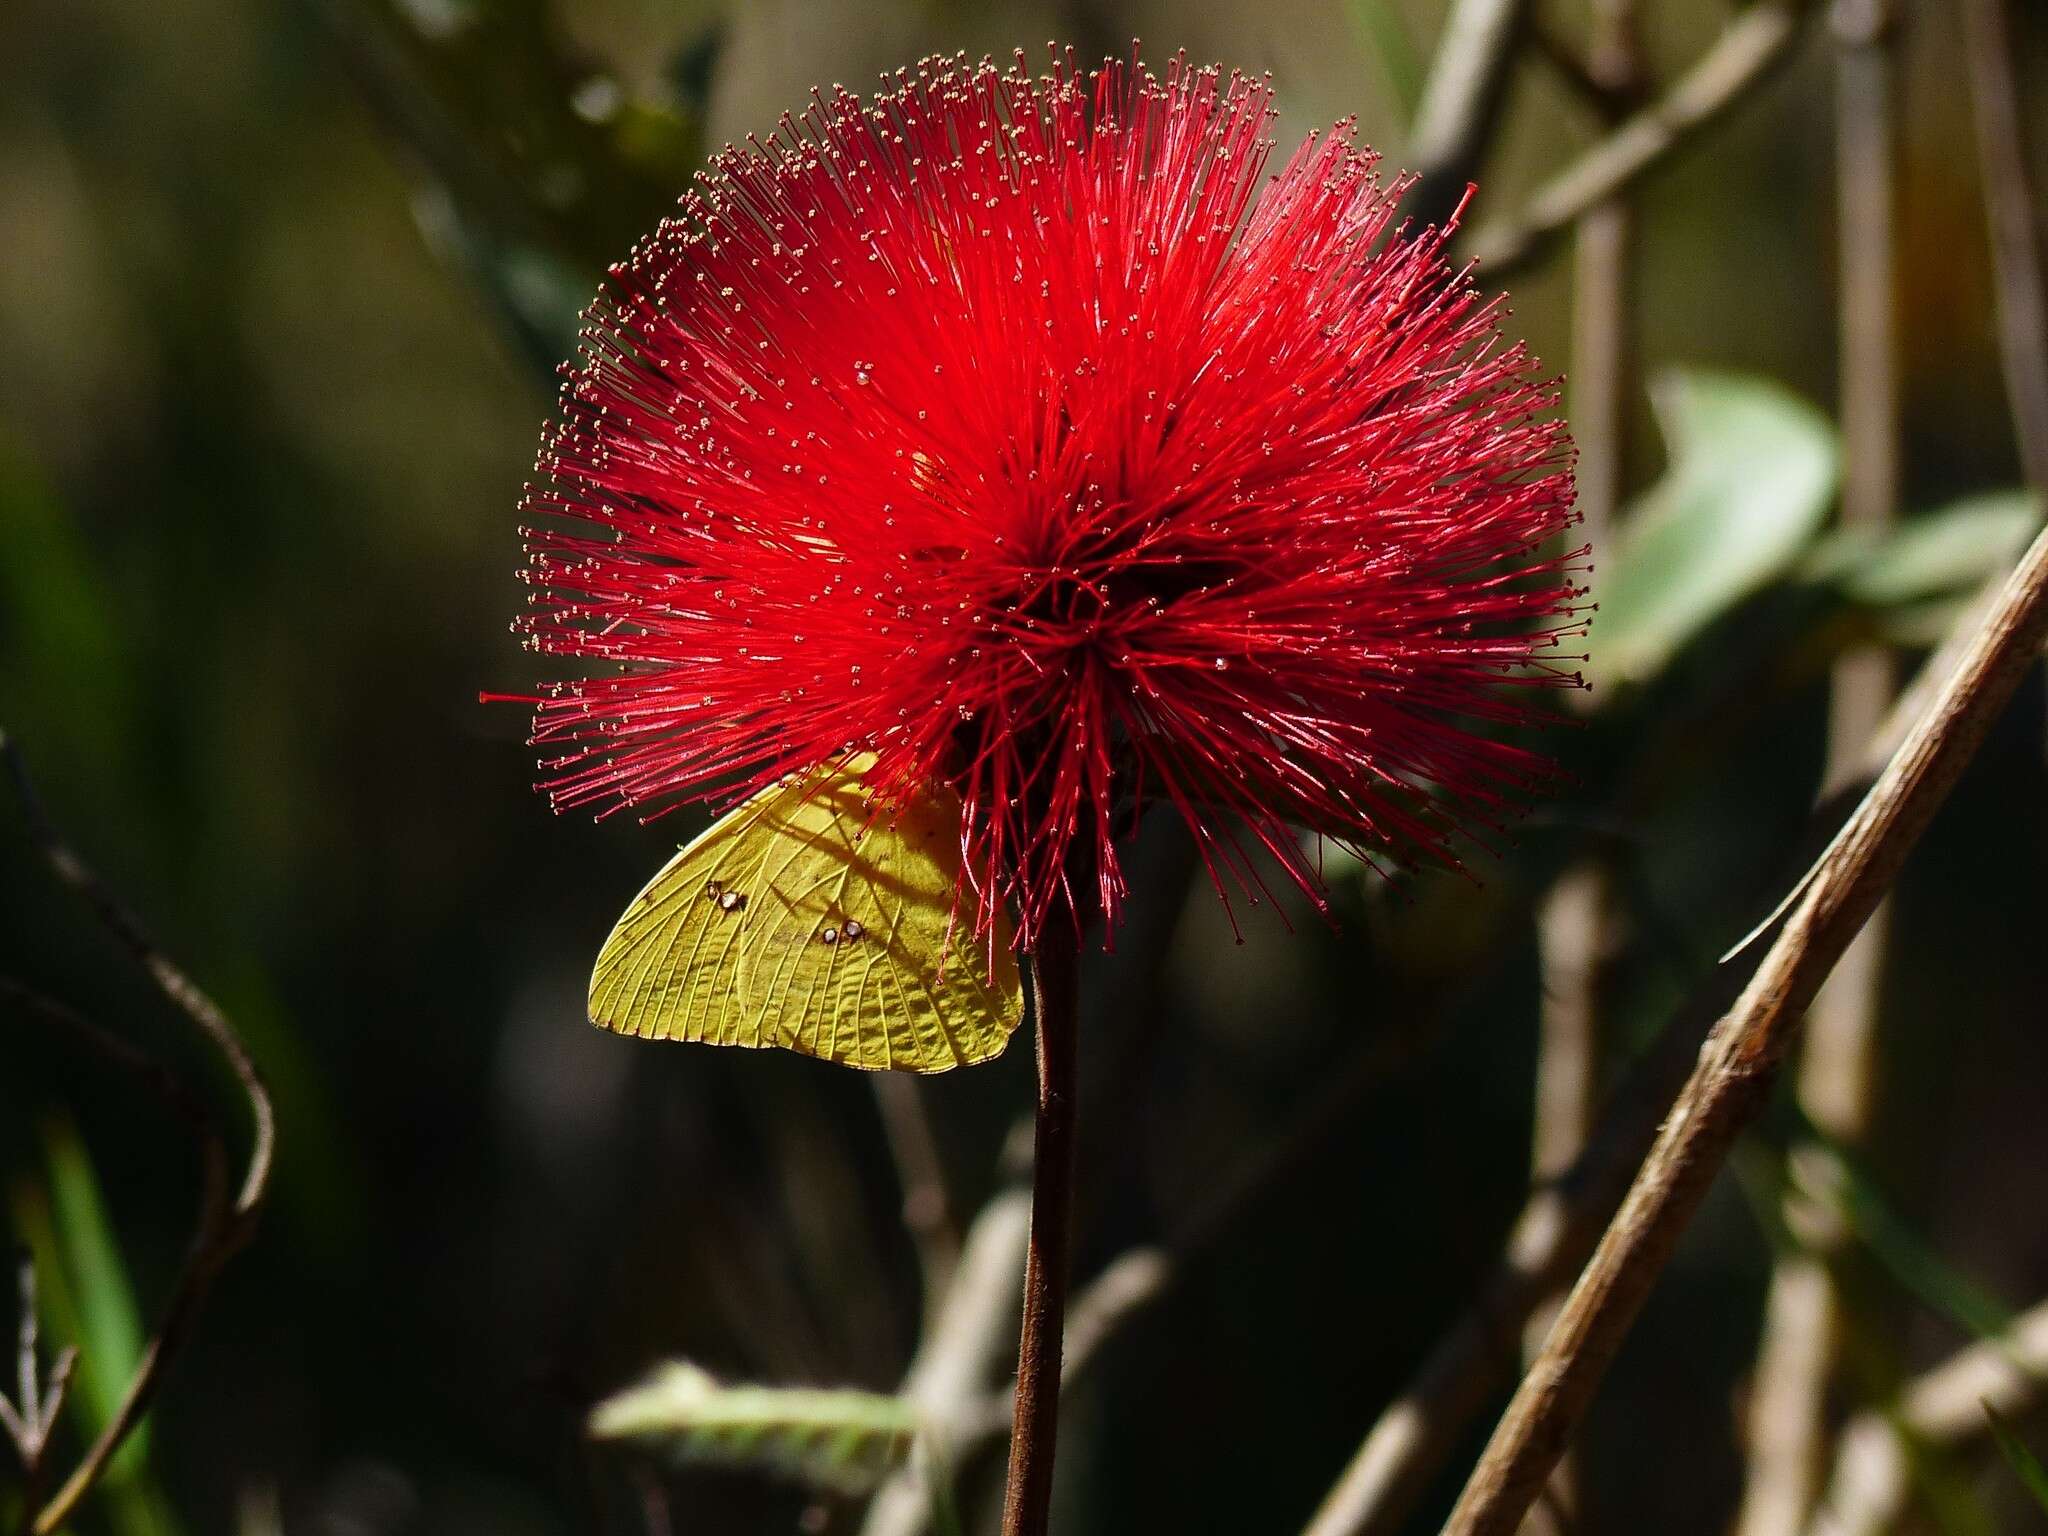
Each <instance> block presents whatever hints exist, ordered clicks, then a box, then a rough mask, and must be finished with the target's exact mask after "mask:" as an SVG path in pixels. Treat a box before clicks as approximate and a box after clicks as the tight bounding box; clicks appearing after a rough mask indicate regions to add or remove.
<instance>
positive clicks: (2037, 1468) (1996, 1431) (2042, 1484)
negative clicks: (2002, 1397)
mask: <svg viewBox="0 0 2048 1536" xmlns="http://www.w3.org/2000/svg"><path fill="white" fill-rule="evenodd" d="M1984 1417H1985V1418H1987V1419H1989V1420H1990V1421H1991V1437H1992V1438H1993V1439H1994V1440H1996V1441H1997V1442H1998V1451H1999V1454H2000V1455H2002V1456H2003V1457H2005V1460H2006V1465H2008V1466H2010V1467H2011V1468H2012V1469H2013V1471H2014V1472H2016V1473H2018V1474H2019V1479H2020V1483H2021V1484H2022V1485H2023V1486H2024V1487H2025V1488H2026V1490H2027V1492H2028V1493H2030V1494H2032V1495H2033V1499H2034V1502H2035V1503H2036V1504H2038V1505H2040V1507H2041V1513H2042V1514H2044V1515H2048V1467H2044V1466H2042V1465H2041V1458H2040V1457H2038V1456H2036V1455H2035V1454H2034V1453H2033V1452H2032V1451H2031V1450H2029V1449H2028V1448H2027V1443H2026V1441H2024V1440H2022V1439H2021V1438H2020V1437H2019V1436H2018V1435H2017V1434H2015V1433H2014V1432H2013V1427H2012V1426H2011V1425H2010V1424H2008V1423H2006V1422H2005V1419H2004V1417H2003V1416H2002V1415H2000V1413H1999V1411H1998V1410H1997V1409H1996V1408H1994V1407H1992V1406H1991V1405H1990V1404H1989V1403H1986V1404H1985V1405H1984Z"/></svg>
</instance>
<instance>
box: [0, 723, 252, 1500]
mask: <svg viewBox="0 0 2048 1536" xmlns="http://www.w3.org/2000/svg"><path fill="white" fill-rule="evenodd" d="M0 756H4V757H5V758H6V761H7V767H8V770H9V772H10V774H11V776H12V778H13V780H14V787H15V791H16V794H17V796H18V798H19V799H20V802H21V806H22V810H23V813H24V815H25V817H26V819H27V822H28V828H29V833H30V835H31V836H32V837H33V838H34V839H35V841H36V844H37V846H38V847H39V848H40V849H41V850H42V853H43V856H44V858H45V859H46V860H47V861H48V862H49V865H50V867H51V869H52V870H54V871H55V872H56V874H57V876H58V878H59V879H60V880H62V881H63V882H64V883H65V884H66V885H69V886H70V887H71V888H72V889H73V890H75V891H77V892H78V893H79V895H81V896H82V897H84V898H85V900H86V903H87V904H88V905H89V906H91V908H92V909H93V911H94V913H95V914H96V915H97V916H98V917H99V920H100V922H101V924H102V926H104V927H105V928H106V929H107V930H108V932H109V933H111V934H112V935H113V936H114V938H115V939H116V940H117V941H118V942H119V943H120V944H121V946H122V947H123V948H124V949H125V950H127V952H128V954H129V956H130V957H131V958H132V959H133V960H134V961H135V962H136V964H138V965H139V966H141V968H142V969H143V971H144V972H145V973H146V974H147V975H148V976H149V978H150V979H151V980H152V981H153V982H155V984H156V986H157V989H158V990H159V991H160V992H162V993H163V995H164V996H165V997H166V998H168V999H169V1000H170V1002H171V1004H172V1005H173V1006H174V1007H175V1008H176V1009H177V1010H178V1011H179V1012H180V1013H181V1014H183V1015H184V1017H185V1018H186V1019H188V1020H189V1021H190V1022H191V1023H192V1025H193V1026H194V1027H195V1028H196V1029H197V1030H198V1031H199V1033H200V1034H201V1035H202V1036H204V1037H205V1039H206V1040H207V1041H208V1043H209V1044H211V1045H212V1046H213V1048H214V1049H215V1050H216V1051H218V1052H219V1054H220V1056H221V1058H222V1059H223V1060H224V1061H225V1062H226V1063H227V1065H228V1069H229V1071H230V1072H231V1073H233V1075H234V1078H235V1081H236V1084H237V1086H239V1087H240V1089H241V1091H242V1094H243V1097H244V1098H245V1099H246V1100H247V1102H248V1105H249V1116H250V1120H251V1122H252V1126H253V1136H252V1139H251V1144H250V1150H249V1158H248V1162H247V1164H246V1166H245V1168H244V1170H243V1174H242V1181H241V1184H240V1186H239V1188H238V1189H236V1190H234V1192H233V1193H232V1194H231V1193H230V1190H229V1183H228V1177H227V1166H228V1164H227V1152H226V1147H225V1144H224V1143H222V1142H221V1140H220V1138H219V1137H218V1136H217V1135H214V1134H213V1133H212V1131H211V1129H210V1126H209V1125H208V1123H207V1122H206V1121H205V1120H204V1117H203V1114H199V1116H198V1119H197V1122H196V1123H197V1125H198V1127H199V1128H200V1130H199V1139H200V1144H201V1148H202V1151H203V1153H204V1156H205V1166H206V1170H207V1177H206V1180H205V1190H204V1198H203V1199H202V1201H201V1208H200V1217H199V1223H198V1228H197V1230H196V1231H195V1232H194V1233H193V1237H192V1241H191V1243H190V1245H189V1246H188V1248H187V1250H186V1254H185V1263H184V1267H183V1269H182V1270H181V1271H180V1273H179V1276H178V1281H177V1284H176V1286H175V1287H174V1288H173V1290H172V1292H171V1297H170V1300H169V1301H168V1302H166V1303H165V1305H164V1308H163V1310H162V1312H161V1313H159V1314H158V1317H157V1320H156V1326H155V1328H154V1329H153V1331H152V1332H151V1334H150V1336H149V1339H148V1340H147V1341H146V1342H145V1344H144V1345H143V1350H142V1357H141V1359H140V1360H139V1361H137V1363H136V1367H135V1374H134V1375H133V1376H132V1377H131V1378H130V1379H129V1382H128V1386H127V1388H126V1390H125V1391H124V1392H123V1393H122V1396H121V1400H120V1402H119V1404H118V1405H117V1406H116V1407H115V1410H114V1413H113V1415H112V1416H111V1417H110V1418H109V1419H108V1421H107V1423H106V1425H105V1427H104V1428H102V1429H101V1431H100V1433H99V1436H98V1437H97V1438H96V1439H95V1440H94V1441H93V1443H92V1444H91V1445H90V1446H89V1447H88V1448H87V1449H86V1452H85V1455H84V1457H83V1458H82V1459H81V1460H80V1462H79V1464H78V1466H77V1467H76V1468H75V1469H74V1470H73V1472H72V1473H71V1475H70V1476H69V1477H68V1478H66V1479H65V1481H64V1482H63V1484H62V1485H61V1486H60V1487H59V1488H58V1489H57V1492H56V1493H55V1494H54V1495H53V1496H52V1497H51V1499H50V1501H49V1502H48V1503H47V1504H45V1505H44V1506H43V1507H42V1509H41V1511H40V1512H39V1513H37V1514H36V1516H35V1519H34V1522H33V1524H32V1526H31V1530H32V1531H33V1532H34V1533H35V1536H52V1533H54V1532H56V1531H58V1530H59V1529H61V1528H62V1527H63V1526H64V1524H65V1522H66V1521H68V1520H69V1519H70V1518H71V1516H72V1515H73V1514H74V1513H75V1512H76V1510H77V1508H78V1505H79V1502H80V1501H81V1500H82V1499H83V1498H84V1497H85V1495H86V1493H87V1492H88V1491H89V1490H90V1489H91V1488H92V1486H93V1484H94V1483H95V1482H97V1481H98V1479H99V1477H100V1474H101V1473H102V1472H104V1471H105V1470H106V1467H107V1464H108V1462H109V1461H111V1460H112V1459H113V1456H114V1453H115V1452H116V1451H117V1450H119V1449H120V1447H121V1444H122V1442H123V1441H125V1440H126V1439H127V1437H128V1435H129V1434H130V1433H131V1432H132V1431H133V1430H134V1428H135V1426H136V1425H137V1424H138V1423H139V1422H141V1419H142V1416H143V1413H144V1412H145V1411H146V1410H147V1409H148V1407H149V1404H150V1401H151V1400H152V1399H153V1398H154V1396H155V1395H156V1390H157V1388H158V1387H159V1386H160V1385H161V1384H162V1381H163V1373H164V1369H165V1367H166V1366H167V1365H168V1364H169V1362H170V1360H171V1359H172V1357H173V1356H175V1355H176V1353H177V1351H178V1349H179V1347H180V1346H181V1345H182V1344H183V1343H184V1342H185V1339H186V1338H187V1337H188V1336H189V1334H190V1333H191V1330H192V1327H193V1325H194V1324H195V1323H196V1322H197V1320H198V1317H199V1313H200V1310H201V1308H202V1307H203V1306H204V1304H205V1301H206V1297H207V1294H208V1293H209V1292H210V1291H211V1289H212V1287H213V1281H214V1278H215V1277H216V1276H217V1275H218V1274H219V1273H220V1271H221V1269H222V1267H223V1266H225V1265H226V1263H227V1262H228V1260H229V1259H231V1258H232V1257H233V1256H234V1255H235V1253H236V1252H238V1251H239V1250H240V1248H241V1247H242V1245H243V1244H244V1243H246V1242H247V1241H248V1239H249V1237H250V1235H251V1234H252V1233H253V1232H254V1230H255V1225H256V1218H257V1215H258V1213H259V1211H260V1210H261V1209H262V1205H263V1198H264V1194H265V1192H266V1190H267V1189H268V1188H269V1183H270V1169H271V1162H272V1158H273V1154H274V1148H275V1144H276V1138H277V1127H276V1117H275V1115H274V1114H273V1112H272V1109H271V1104H270V1095H269V1093H268V1091H267V1090H266V1089H265V1088H264V1086H263V1080H262V1077H261V1075H260V1074H259V1073H258V1072H257V1070H256V1065H255V1063H254V1061H252V1060H251V1059H250V1056H249V1053H248V1050H247V1049H246V1048H245V1047H244V1046H243V1044H242V1040H241V1037H240V1035H238V1034H237V1033H236V1032H235V1028H234V1025H233V1024H231V1023H230V1022H229V1021H228V1018H227V1015H226V1014H224V1013H222V1012H221V1010H220V1008H219V1006H218V1005H217V1004H216V1003H215V1002H214V1001H213V999H212V998H210V997H208V996H207V995H206V994H205V993H204V992H203V991H201V990H200V989H199V987H198V986H197V985H196V984H194V983H193V982H192V980H191V979H190V978H189V977H187V976H186V975H185V973H184V972H183V971H182V970H180V969H179V968H178V967H177V966H176V965H175V964H174V963H172V961H171V960H170V958H169V957H168V956H166V955H165V954H164V953H163V952H162V951H161V950H160V949H158V948H157V946H156V944H155V942H154V941H153V940H152V939H151V938H150V937H149V935H148V934H147V933H146V932H145V931H144V929H143V927H142V925H141V923H140V922H138V921H137V920H136V918H135V917H134V916H133V915H132V914H131V913H130V912H129V910H128V909H127V907H126V906H124V905H123V904H122V903H121V902H120V900H119V899H118V898H116V897H115V896H114V894H113V893H112V892H111V891H110V890H108V888H107V887H106V886H105V884H103V883H102V882H101V880H100V878H99V877H98V876H97V875H96V874H95V873H94V872H93V871H92V869H91V867H90V866H88V865H87V864H86V863H85V861H84V860H83V859H81V858H80V857H79V856H78V854H77V853H76V852H74V851H73V849H72V848H71V846H70V845H69V844H68V843H67V842H66V841H65V840H64V838H63V837H62V836H61V835H60V834H59V833H58V831H57V828H56V826H55V824H54V823H52V821H51V820H50V817H49V815H48V813H47V812H46V811H45V810H44V808H43V803H42V800H41V797H40V796H38V795H37V793H36V790H35V784H34V782H33V781H32V780H31V779H30V778H29V774H28V767H27V764H26V763H24V762H23V760H22V758H21V754H20V753H19V752H18V751H17V750H16V749H15V747H14V744H13V743H12V742H11V741H10V740H8V738H7V736H6V735H5V733H4V732H0ZM13 993H14V997H15V1000H16V1001H17V1002H19V1001H22V1000H23V997H24V996H25V994H22V993H20V991H19V989H13ZM51 1007H54V1005H51ZM36 1011H37V1012H39V1013H41V1014H42V1015H43V1016H44V1017H46V1018H48V1017H53V1016H61V1015H63V1014H64V1013H65V1012H66V1011H64V1010H58V1013H57V1014H56V1015H53V1014H52V1013H51V1010H50V1008H38V1009H37V1010H36ZM66 1022H68V1024H69V1026H70V1027H71V1028H72V1030H73V1032H74V1033H76V1034H79V1035H81V1036H82V1037H84V1038H86V1039H88V1040H89V1041H92V1043H94V1044H95V1046H96V1047H97V1048H98V1049H100V1050H101V1052H102V1054H105V1055H108V1056H110V1057H112V1058H114V1059H116V1060H123V1059H124V1058H125V1059H126V1061H127V1064H128V1065H130V1066H135V1065H136V1063H137V1062H140V1061H141V1060H142V1059H141V1057H140V1053H138V1052H136V1051H135V1050H134V1049H133V1047H130V1046H128V1045H126V1044H125V1042H121V1041H119V1040H118V1039H117V1038H116V1037H113V1036H110V1035H107V1034H106V1032H105V1031H102V1030H98V1029H97V1028H96V1027H94V1026H91V1025H88V1024H86V1023H85V1021H83V1020H79V1019H76V1018H75V1016H74V1017H71V1018H69V1019H68V1020H66ZM95 1037H97V1038H95ZM143 1069H144V1070H146V1071H147V1069H148V1064H147V1063H144V1064H143ZM154 1070H155V1071H160V1069H154ZM149 1075H154V1074H153V1072H152V1073H149ZM164 1081H168V1079H167V1078H166V1079H164ZM171 1097H172V1099H173V1102H174V1103H175V1102H178V1101H179V1100H181V1099H182V1098H183V1096H182V1095H181V1094H176V1093H173V1094H172V1095H171ZM187 1108H188V1110H190V1109H192V1106H190V1105H189V1101H187ZM195 1112H196V1111H195Z"/></svg>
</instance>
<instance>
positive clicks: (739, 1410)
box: [590, 1360, 919, 1494]
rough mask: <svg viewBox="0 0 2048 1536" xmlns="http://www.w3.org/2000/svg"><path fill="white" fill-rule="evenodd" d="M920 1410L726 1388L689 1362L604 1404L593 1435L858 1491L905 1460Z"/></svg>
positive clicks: (850, 1396)
mask: <svg viewBox="0 0 2048 1536" xmlns="http://www.w3.org/2000/svg"><path fill="white" fill-rule="evenodd" d="M918 1427H919V1421H918V1417H917V1412H916V1410H915V1409H914V1408H913V1407H912V1406H911V1405H910V1404H909V1403H908V1402H906V1401H905V1400H904V1399H902V1398H900V1397H891V1396H888V1395H886V1394H882V1393H875V1392H858V1391H852V1390H845V1389H827V1388H815V1387H763V1386H753V1385H748V1384H745V1383H741V1384H736V1385H733V1386H727V1385H725V1384H723V1383H721V1382H720V1381H719V1380H718V1379H717V1378H716V1377H714V1376H713V1375H712V1374H711V1373H710V1372H709V1371H706V1370H704V1369H703V1368H702V1367H700V1366H696V1365H692V1364H691V1363H690V1362H689V1361H687V1360H677V1361H672V1362H670V1363H669V1364H668V1365H665V1366H663V1367H662V1368H661V1369H660V1370H658V1371H657V1372H655V1374H654V1375H653V1376H652V1377H650V1378H649V1379H648V1380H647V1381H646V1382H645V1383H644V1384H643V1385H641V1386H638V1387H633V1388H630V1389H628V1390H627V1391H624V1392H621V1393H619V1394H618V1395H617V1396H616V1397H613V1398H610V1399H608V1400H607V1401H605V1402H602V1403H600V1404H598V1406H597V1407H596V1409H595V1410H593V1411H592V1413H591V1415H590V1433H591V1434H592V1436H594V1437H595V1438H597V1439H600V1440H632V1441H639V1442H644V1443H647V1444H649V1445H651V1446H653V1447H656V1448H659V1449H660V1450H662V1451H664V1452H665V1453H666V1454H668V1455H669V1456H670V1457H672V1458H674V1459H675V1460H677V1461H685V1462H705V1463H711V1464H714V1465H719V1466H727V1467H740V1468H747V1469H752V1470H758V1471H766V1472H774V1473H778V1474H780V1475H782V1476H785V1477H791V1478H794V1479H796V1480H797V1481H799V1482H803V1483H808V1484H811V1485H812V1486H814V1487H820V1488H829V1489H832V1490H833V1491H835V1492H839V1493H847V1494H858V1493H865V1492H868V1491H870V1490H871V1489H873V1488H874V1486H875V1485H876V1484H877V1483H879V1482H880V1481H881V1479H882V1478H883V1477H884V1476H886V1475H887V1474H888V1473H890V1472H891V1471H893V1470H895V1468H897V1467H898V1466H900V1465H902V1463H903V1462H904V1461H905V1459H906V1458H907V1457H908V1456H909V1454H910V1450H911V1447H912V1445H913V1443H914V1442H915V1440H916V1438H917V1433H918Z"/></svg>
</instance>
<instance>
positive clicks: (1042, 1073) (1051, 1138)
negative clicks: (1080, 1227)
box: [1003, 916, 1081, 1536]
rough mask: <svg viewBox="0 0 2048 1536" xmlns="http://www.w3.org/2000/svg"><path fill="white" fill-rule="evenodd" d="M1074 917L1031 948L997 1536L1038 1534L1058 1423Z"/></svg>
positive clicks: (1070, 1184) (1056, 923)
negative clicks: (1026, 1133)
mask: <svg viewBox="0 0 2048 1536" xmlns="http://www.w3.org/2000/svg"><path fill="white" fill-rule="evenodd" d="M1079 930H1080V925H1079V923H1078V922H1075V923H1071V924H1070V923H1065V922H1061V921H1060V920H1059V918H1058V917H1057V916H1055V917H1054V918H1053V920H1052V921H1051V922H1049V923H1047V924H1046V926H1045V930H1044V932H1043V933H1042V934H1041V936H1040V938H1039V941H1038V945H1037V947H1036V948H1035V949H1034V950H1033V951H1032V955H1031V986H1032V1005H1033V1006H1032V1012H1033V1013H1034V1014H1036V1015H1037V1018H1038V1119H1037V1126H1036V1135H1035V1136H1034V1138H1033V1142H1032V1162H1031V1246H1030V1250H1029V1252H1028V1253H1027V1255H1026V1257H1025V1261H1024V1323H1023V1329H1022V1332H1021V1336H1020V1338H1019V1340H1018V1344H1017V1408H1016V1420H1015V1424H1014V1426H1013V1428H1012V1429H1011V1432H1010V1478H1009V1484H1008V1488H1007V1490H1006V1491H1005V1493H1004V1496H1003V1536H1044V1533H1045V1527H1046V1520H1047V1517H1048V1515H1049V1514H1050V1512H1051V1508H1052V1458H1053V1441H1054V1438H1055V1436H1056V1434H1057V1432H1058V1429H1059V1406H1060V1349H1061V1344H1062V1341H1063V1335H1064V1332H1065V1328H1066V1313H1067V1246H1068V1238H1069V1235H1070V1230H1071V1227H1072V1207H1073V1194H1074V1111H1075V1099H1076V1092H1075V1081H1076V1078H1077V1075H1078V1074H1077V1072H1076V1066H1077V1057H1078V1054H1079V1052H1078V1048H1077V1042H1076V1039H1075V1035H1076V1031H1075V1027H1074V1023H1075V1015H1076V1014H1077V1013H1078V1012H1079V1009H1080V991H1081V989H1080V971H1079V965H1078V961H1079V948H1080V931H1079Z"/></svg>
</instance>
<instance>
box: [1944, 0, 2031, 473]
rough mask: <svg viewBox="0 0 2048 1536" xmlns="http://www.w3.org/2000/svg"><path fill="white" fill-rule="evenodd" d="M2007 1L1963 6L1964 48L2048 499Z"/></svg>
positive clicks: (2003, 301) (2012, 391)
mask: <svg viewBox="0 0 2048 1536" xmlns="http://www.w3.org/2000/svg"><path fill="white" fill-rule="evenodd" d="M2010 31H2011V29H2010V27H2009V25H2008V23H2007V20H2006V14H2005V5H2004V3H2003V0H1964V4H1963V42H1964V45H1965V52H1966V53H1967V54H1968V57H1969V66H1970V100H1971V102H1972V104H1973V105H1974V107H1975V109H1976V118H1977V159H1978V163H1979V164H1980V165H1981V167H1982V168H1983V178H1984V211H1985V213H1986V215H1987V216H1988V217H1989V219H1990V223H1991V259H1992V268H1993V274H1994V277H1995V280H1996V294H1997V310H1998V346H1999V356H2000V358H2001V359H2002V360H2003V362H2004V365H2005V392H2006V396H2007V399H2008V402H2009V404H2010V405H2011V407H2012V416H2013V431H2014V435H2015V436H2016V437H2017V438H2018V440H2019V450H2020V468H2021V469H2022V470H2023V471H2024V472H2025V474H2026V478H2027V484H2029V485H2031V486H2032V487H2034V489H2036V490H2037V491H2048V281H2044V280H2043V278H2042V273H2041V247H2040V232H2039V230H2038V228H2037V227H2036V224H2035V217H2036V216H2035V212H2034V198H2033V193H2032V191H2031V190H2030V189H2029V187H2028V184H2027V165H2026V160H2025V158H2024V157H2023V154H2022V152H2021V149H2020V146H2021V145H2022V144H2023V143H2025V142H2026V139H2025V133H2024V123H2023V121H2022V119H2021V115H2020V104H2019V88H2018V86H2017V84H2016V83H2015V82H2014V79H2013V64H2012V39H2011V36H2010Z"/></svg>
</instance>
